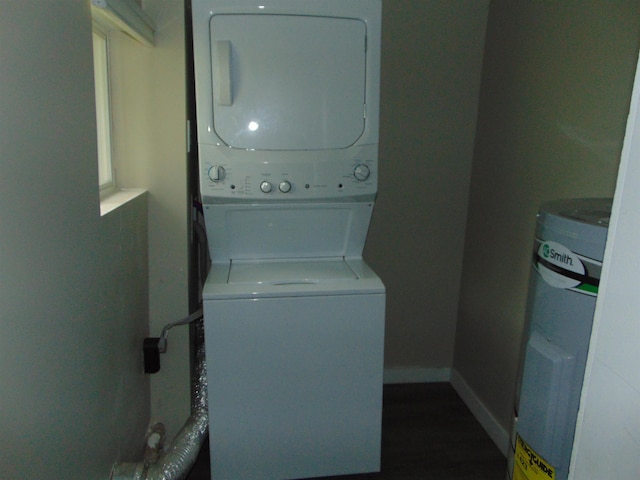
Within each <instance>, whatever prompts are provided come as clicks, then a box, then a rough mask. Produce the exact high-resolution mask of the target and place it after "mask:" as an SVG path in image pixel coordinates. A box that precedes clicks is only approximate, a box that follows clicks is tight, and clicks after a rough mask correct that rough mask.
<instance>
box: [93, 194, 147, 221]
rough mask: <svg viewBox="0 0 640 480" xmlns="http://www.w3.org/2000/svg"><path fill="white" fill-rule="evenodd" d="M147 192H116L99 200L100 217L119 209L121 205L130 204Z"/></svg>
mask: <svg viewBox="0 0 640 480" xmlns="http://www.w3.org/2000/svg"><path fill="white" fill-rule="evenodd" d="M146 192H147V191H146V190H143V189H138V188H135V189H127V190H117V191H115V192H113V193H112V194H111V195H108V196H106V197H105V198H102V199H101V200H100V216H104V215H106V214H108V213H109V212H112V211H113V210H115V209H117V208H119V207H121V206H122V205H124V204H126V203H127V202H130V201H131V200H133V199H134V198H137V197H139V196H140V195H143V194H145V193H146Z"/></svg>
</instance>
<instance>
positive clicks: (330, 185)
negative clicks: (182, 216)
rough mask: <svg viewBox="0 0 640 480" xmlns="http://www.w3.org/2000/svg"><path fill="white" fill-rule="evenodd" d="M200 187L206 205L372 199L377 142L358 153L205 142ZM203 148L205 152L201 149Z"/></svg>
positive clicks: (375, 188)
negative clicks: (237, 148)
mask: <svg viewBox="0 0 640 480" xmlns="http://www.w3.org/2000/svg"><path fill="white" fill-rule="evenodd" d="M200 147H201V150H200V169H201V172H200V178H201V181H200V188H201V192H202V197H203V201H204V202H205V203H222V202H229V201H264V200H267V201H268V200H279V201H289V200H294V199H295V200H320V199H339V198H348V197H362V198H364V197H366V198H368V199H373V198H374V197H375V193H376V191H377V180H378V175H377V145H365V146H363V147H360V148H358V149H357V151H355V152H354V151H348V153H347V152H341V151H338V152H336V151H331V152H313V153H310V152H305V155H301V154H300V152H273V151H245V152H243V154H241V155H239V152H237V151H235V152H233V154H232V155H228V158H227V156H226V155H225V153H230V152H229V150H230V149H229V147H212V146H211V147H210V146H206V145H201V146H200ZM203 148H204V150H202V149H203Z"/></svg>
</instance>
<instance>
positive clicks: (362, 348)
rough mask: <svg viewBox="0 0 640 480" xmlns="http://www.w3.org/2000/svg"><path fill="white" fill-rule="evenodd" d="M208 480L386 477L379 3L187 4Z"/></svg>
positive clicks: (275, 0)
mask: <svg viewBox="0 0 640 480" xmlns="http://www.w3.org/2000/svg"><path fill="white" fill-rule="evenodd" d="M191 12H192V28H193V59H194V76H195V103H196V118H197V149H198V159H199V173H200V193H201V197H202V202H203V211H204V217H205V224H206V230H207V237H208V243H209V250H210V255H211V259H212V267H211V271H210V273H209V276H208V278H207V280H206V283H205V285H204V288H203V308H204V324H205V340H206V358H207V369H208V373H207V380H208V397H209V435H210V450H211V476H212V478H214V479H216V480H217V479H233V480H238V479H243V480H250V479H264V478H269V479H287V478H306V477H319V476H328V475H343V474H351V473H360V472H372V471H377V470H379V467H380V440H381V412H382V383H383V382H382V370H383V344H384V310H385V288H384V286H383V284H382V282H381V280H380V279H379V278H378V277H377V276H376V274H375V273H374V272H373V271H372V270H371V269H370V268H369V267H368V266H367V264H366V263H365V262H364V261H363V259H362V251H363V247H364V243H365V240H366V237H367V231H368V228H369V222H370V219H371V214H372V211H373V207H374V201H375V198H376V192H377V179H378V111H379V100H378V96H379V83H380V80H379V79H380V75H379V71H380V14H381V4H380V0H349V1H343V0H304V1H302V0H264V1H255V0H192V2H191Z"/></svg>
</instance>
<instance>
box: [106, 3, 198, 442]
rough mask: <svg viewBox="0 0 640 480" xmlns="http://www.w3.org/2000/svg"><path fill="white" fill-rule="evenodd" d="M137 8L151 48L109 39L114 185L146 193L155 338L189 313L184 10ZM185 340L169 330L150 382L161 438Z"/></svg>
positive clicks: (184, 392) (184, 394) (184, 377)
mask: <svg viewBox="0 0 640 480" xmlns="http://www.w3.org/2000/svg"><path fill="white" fill-rule="evenodd" d="M143 5H144V7H145V12H146V13H147V14H148V15H149V16H150V17H151V18H152V19H153V21H154V23H155V25H156V33H155V46H154V47H152V48H147V47H143V46H141V45H140V44H139V43H138V42H136V41H135V40H133V39H131V38H130V37H128V36H127V35H125V34H123V33H118V32H115V33H113V34H112V36H111V41H112V43H111V47H112V56H111V58H112V60H113V63H112V93H113V117H114V135H115V136H116V142H115V154H116V159H115V163H116V168H117V175H118V182H119V185H120V186H121V187H129V188H131V187H135V188H144V189H146V190H148V192H149V217H148V222H149V311H150V320H149V330H150V334H151V335H152V336H156V337H157V336H158V335H160V332H161V331H162V328H163V327H164V326H165V325H166V324H168V323H171V322H173V321H176V320H179V319H181V318H184V317H186V316H187V315H188V314H189V311H188V295H187V283H188V279H187V253H188V238H187V232H188V219H187V212H188V207H187V179H186V174H187V170H186V169H187V167H186V135H185V132H186V106H185V98H186V92H185V66H184V56H185V46H184V14H183V8H184V7H183V2H182V1H181V0H170V1H167V2H158V1H156V0H154V1H150V2H143ZM188 339H189V329H188V327H176V328H173V329H172V330H171V333H170V335H169V339H168V349H167V353H166V354H163V355H162V358H161V369H160V371H159V372H158V373H156V374H154V375H152V376H151V379H150V381H151V397H152V401H151V414H152V421H153V422H155V421H159V422H162V423H164V424H165V427H166V429H167V437H168V438H169V439H171V438H172V437H173V435H174V434H175V433H176V432H177V431H178V430H179V428H180V427H181V426H182V425H183V424H184V422H185V420H186V419H187V417H188V416H189V414H190V412H191V409H190V397H189V395H190V387H189V383H190V378H191V376H190V370H189V346H188Z"/></svg>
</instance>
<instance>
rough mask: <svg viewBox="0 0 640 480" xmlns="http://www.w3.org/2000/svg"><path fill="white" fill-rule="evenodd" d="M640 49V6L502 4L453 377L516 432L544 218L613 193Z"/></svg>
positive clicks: (486, 79)
mask: <svg viewBox="0 0 640 480" xmlns="http://www.w3.org/2000/svg"><path fill="white" fill-rule="evenodd" d="M639 40H640V4H639V3H638V2H637V1H635V0H633V1H624V2H623V1H620V2H609V1H604V0H602V1H588V2H584V1H580V2H578V1H567V2H535V1H524V0H520V1H513V0H493V1H492V3H491V8H490V13H489V22H488V26H487V38H486V45H485V59H484V67H483V74H482V89H481V93H480V108H479V116H478V129H477V136H476V144H475V152H474V159H473V170H472V177H471V190H470V200H469V213H468V221H467V230H466V240H465V248H464V262H463V274H462V284H461V293H460V310H459V318H458V324H457V334H456V341H455V360H454V368H455V369H456V370H457V372H459V373H460V375H461V376H462V377H463V378H464V379H465V380H466V382H467V383H468V384H469V386H470V387H471V388H472V389H473V390H474V392H475V394H476V395H477V396H478V397H479V399H480V401H481V402H482V403H484V405H485V406H486V408H487V409H488V410H489V411H490V412H491V413H492V414H493V415H494V417H495V418H496V420H497V421H498V422H499V423H500V424H501V425H502V427H503V428H505V429H508V428H509V425H510V421H511V418H510V417H511V415H512V407H513V390H514V383H515V377H516V370H517V363H518V357H519V351H520V341H521V334H522V328H523V321H524V310H525V302H526V294H527V282H528V276H529V265H530V257H531V249H532V245H533V243H532V242H533V232H534V228H535V214H536V211H537V209H538V207H539V205H540V203H541V202H543V201H546V200H551V199H556V198H564V197H588V196H612V195H613V192H614V187H615V180H616V175H617V168H618V162H619V157H620V151H621V148H622V140H623V135H624V128H625V122H626V119H627V112H628V108H629V101H630V94H631V87H632V83H633V75H634V71H635V64H636V59H637V54H638V47H639V43H640V42H639Z"/></svg>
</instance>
